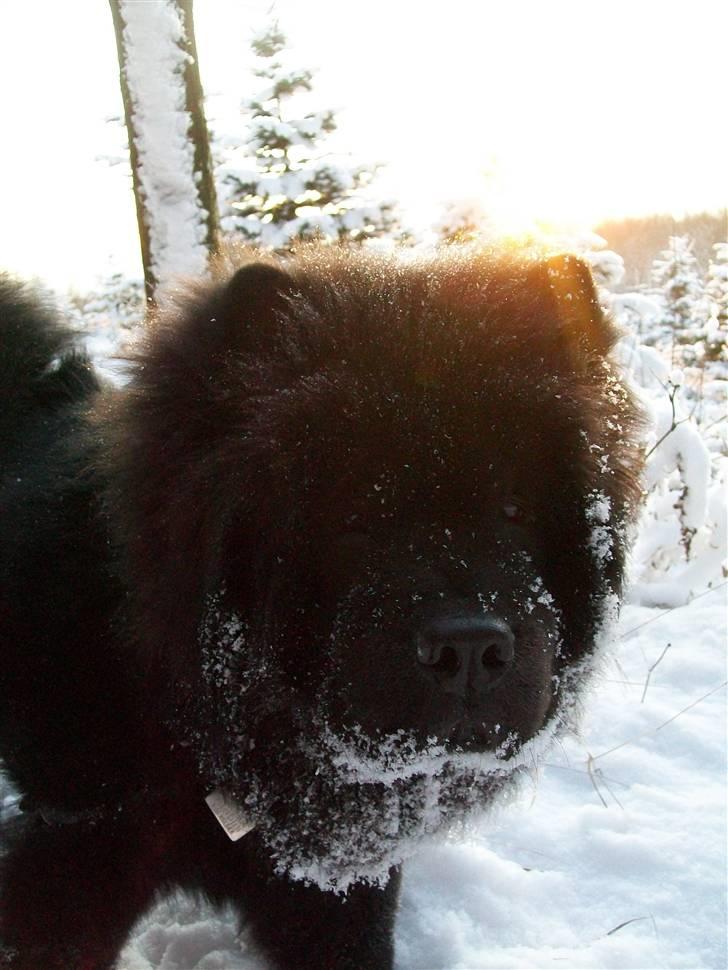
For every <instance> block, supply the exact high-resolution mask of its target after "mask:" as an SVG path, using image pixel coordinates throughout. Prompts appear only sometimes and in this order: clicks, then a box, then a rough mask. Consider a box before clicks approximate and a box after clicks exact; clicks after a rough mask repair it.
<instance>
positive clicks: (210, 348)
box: [0, 248, 638, 970]
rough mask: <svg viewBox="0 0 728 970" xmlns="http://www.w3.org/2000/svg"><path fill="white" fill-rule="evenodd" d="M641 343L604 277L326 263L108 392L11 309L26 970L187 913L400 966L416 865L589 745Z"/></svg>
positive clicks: (12, 911)
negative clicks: (233, 909) (163, 894)
mask: <svg viewBox="0 0 728 970" xmlns="http://www.w3.org/2000/svg"><path fill="white" fill-rule="evenodd" d="M613 338H614V334H613V331H612V328H611V326H610V324H609V323H608V322H607V321H606V320H605V319H604V317H603V315H602V313H601V310H600V308H599V305H598V303H597V300H596V296H595V293H594V289H593V285H592V282H591V278H590V276H589V273H588V271H587V270H586V268H585V267H584V265H583V264H582V263H580V262H579V261H578V260H577V259H575V258H573V257H552V258H550V259H546V258H536V257H532V256H528V255H519V256H516V255H507V254H506V255H494V254H481V255H478V254H474V253H468V252H458V251H456V250H451V251H449V252H446V253H444V254H442V255H440V256H437V257H433V258H423V259H419V260H415V259H412V258H401V259H399V258H395V257H386V256H375V255H366V254H363V253H362V252H361V251H356V252H346V251H340V250H336V249H334V248H330V249H315V248H314V249H311V250H308V251H306V250H304V251H303V252H302V253H301V254H299V255H298V256H295V257H291V258H290V259H289V260H287V261H285V262H282V263H276V262H274V261H273V260H271V261H269V262H255V263H250V264H248V265H244V266H242V268H240V269H238V270H237V271H236V272H234V273H233V274H232V275H230V274H228V278H227V279H226V280H221V281H219V282H216V283H213V284H207V285H200V286H199V287H198V288H197V289H195V290H191V291H190V292H189V293H188V294H187V295H186V296H185V297H184V299H181V300H179V301H178V306H177V307H176V308H172V309H170V310H167V311H166V312H165V313H163V314H162V315H161V316H160V317H159V319H157V320H156V321H155V322H154V324H153V325H152V326H151V327H150V330H149V333H148V335H147V337H146V340H145V344H144V346H143V347H142V348H141V350H140V351H139V353H138V355H137V357H136V361H135V365H134V373H133V376H132V378H131V380H130V382H129V383H128V384H127V385H126V386H125V387H123V388H122V389H121V390H100V389H99V388H98V386H97V381H96V378H95V377H94V375H93V373H92V372H91V369H90V366H89V363H88V361H87V360H86V359H85V358H84V357H83V356H82V355H80V354H78V353H75V352H74V351H73V349H72V348H71V346H70V343H69V337H68V335H67V334H65V333H64V332H63V330H62V329H61V328H60V327H59V326H58V325H57V323H56V321H55V319H54V317H53V314H52V312H51V311H49V310H47V309H45V308H44V307H43V306H42V305H41V304H40V303H38V302H37V301H36V300H35V299H34V298H33V297H31V296H29V295H28V294H27V292H26V291H25V290H24V289H23V288H22V287H21V286H19V285H18V284H16V283H13V282H11V281H8V280H4V281H3V282H2V284H1V286H0V340H1V341H2V343H1V352H2V358H1V367H0V390H1V391H2V411H1V412H0V447H1V451H0V454H1V455H2V469H1V471H2V480H1V483H0V642H1V643H2V659H1V660H0V671H1V675H2V689H1V696H0V751H1V752H2V756H3V758H4V762H5V770H6V772H7V774H8V776H9V777H10V779H11V780H12V782H13V783H14V785H15V786H16V787H17V789H18V790H19V792H20V793H21V796H22V801H21V807H22V812H20V813H17V814H16V815H15V816H14V817H13V818H12V819H10V820H9V821H8V823H7V825H6V833H5V848H6V851H5V857H4V863H3V889H2V896H1V901H0V940H1V941H2V945H3V947H4V950H3V953H4V957H5V960H6V962H7V963H8V964H9V965H10V966H12V967H13V968H16V970H20V968H22V970H31V968H32V970H41V968H43V970H71V968H78V970H101V968H108V967H109V966H111V965H112V964H113V961H114V959H115V957H116V956H117V954H118V951H119V949H120V948H121V946H122V945H123V943H124V941H125V939H126V937H127V934H128V932H129V930H130V928H131V926H132V924H133V923H134V921H135V920H136V919H137V918H138V917H139V916H140V915H141V914H142V913H143V912H144V911H145V910H146V909H147V908H148V907H149V905H150V904H151V902H152V901H153V899H154V897H155V894H156V893H158V892H159V891H165V890H166V889H168V888H172V887H183V888H186V889H189V890H192V891H198V892H201V893H204V894H205V895H206V896H207V897H208V898H210V899H212V900H213V901H214V902H223V901H232V902H233V904H234V905H236V906H237V907H238V909H239V911H240V912H241V914H242V915H243V917H244V919H245V920H246V922H247V924H248V925H249V926H250V928H251V931H252V935H253V937H254V939H255V940H257V942H258V944H259V945H260V947H261V948H262V950H263V951H264V953H266V954H267V956H268V958H269V960H270V961H271V963H272V965H274V966H277V967H280V968H291V970H294V968H295V970H301V968H306V967H308V968H316V970H323V968H327V967H328V968H337V970H345V968H350V970H365V968H386V967H391V965H392V930H393V922H394V917H395V911H396V904H397V891H398V883H399V865H400V863H401V861H402V860H403V859H404V858H405V857H406V856H407V855H408V854H410V853H411V852H412V851H413V850H414V849H415V848H416V847H417V845H418V844H419V843H421V841H422V840H423V838H425V837H428V836H429V835H431V834H433V833H436V832H438V831H440V830H442V829H444V828H446V827H447V826H448V825H450V824H451V823H452V822H453V821H457V820H458V819H461V818H462V817H463V816H464V815H465V814H466V813H467V812H468V811H470V810H472V809H473V807H475V806H477V805H481V804H484V803H486V802H487V801H488V800H490V799H492V798H493V796H494V794H495V793H496V792H497V791H498V790H499V789H500V788H502V787H503V785H504V784H506V782H507V781H508V779H509V778H511V777H513V776H514V775H517V774H518V773H519V769H520V767H521V766H522V765H523V764H524V763H525V762H527V761H529V760H530V759H532V757H533V754H534V748H535V746H537V745H540V744H541V742H542V741H543V740H544V739H545V738H547V737H548V736H549V735H550V734H551V733H553V731H554V730H556V729H557V728H558V727H559V725H560V724H561V723H562V721H563V719H564V718H565V716H566V715H567V714H568V711H569V708H570V706H571V704H572V699H573V695H574V691H575V689H576V688H578V686H579V683H580V681H581V680H582V679H583V677H584V674H585V672H586V670H587V667H588V663H587V661H588V658H589V657H590V655H591V654H592V653H593V647H594V641H595V637H596V636H597V635H598V633H599V631H600V628H601V626H602V624H603V620H604V617H605V614H606V613H607V612H608V611H609V609H610V605H611V603H612V602H613V600H614V598H615V597H616V596H617V595H618V594H619V591H620V585H621V576H622V569H623V562H624V547H625V535H626V532H627V531H628V527H629V524H630V522H631V520H632V518H633V515H634V510H635V507H636V503H637V496H638V486H637V483H636V473H637V470H638V459H637V448H636V445H635V427H636V421H637V415H636V410H635V407H634V405H633V403H632V401H631V400H630V398H629V396H628V394H627V392H626V391H625V389H624V387H623V386H622V385H621V384H620V383H619V380H618V379H617V377H616V376H615V374H614V373H613V371H612V370H611V368H610V365H609V364H608V362H607V360H606V354H607V352H608V350H609V347H610V345H611V343H612V341H613ZM211 795H212V797H209V796H211ZM206 799H208V803H207V804H206ZM211 807H212V809H213V810H214V811H215V812H216V813H217V814H218V816H219V817H220V818H221V820H222V822H223V824H224V826H225V827H226V828H227V830H228V834H229V835H231V836H232V837H233V838H234V839H235V841H232V840H231V839H229V838H228V836H227V835H226V834H225V831H224V830H223V827H221V826H220V825H218V821H216V819H215V817H214V814H213V812H211V811H210V808H211Z"/></svg>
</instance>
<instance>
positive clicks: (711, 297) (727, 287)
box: [705, 242, 728, 330]
mask: <svg viewBox="0 0 728 970" xmlns="http://www.w3.org/2000/svg"><path fill="white" fill-rule="evenodd" d="M713 250H714V252H715V257H714V258H713V259H711V261H710V265H709V267H708V281H707V283H706V284H705V295H706V297H707V300H708V313H709V317H710V319H711V320H715V322H716V323H717V325H718V327H719V328H720V329H721V330H728V242H720V243H715V245H714V246H713Z"/></svg>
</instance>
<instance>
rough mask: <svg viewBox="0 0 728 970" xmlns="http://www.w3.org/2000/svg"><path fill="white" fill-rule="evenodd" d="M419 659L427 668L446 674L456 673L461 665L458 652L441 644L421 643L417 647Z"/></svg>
mask: <svg viewBox="0 0 728 970" xmlns="http://www.w3.org/2000/svg"><path fill="white" fill-rule="evenodd" d="M417 659H418V660H419V662H420V663H421V664H424V665H425V666H426V667H430V668H431V669H432V670H436V671H438V672H440V673H444V674H454V673H456V672H457V671H458V670H459V669H460V663H461V661H460V657H459V656H458V653H457V651H456V650H454V649H453V648H452V647H450V646H447V644H445V645H443V644H440V643H421V644H420V645H419V646H418V647H417Z"/></svg>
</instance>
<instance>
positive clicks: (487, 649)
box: [480, 636, 513, 669]
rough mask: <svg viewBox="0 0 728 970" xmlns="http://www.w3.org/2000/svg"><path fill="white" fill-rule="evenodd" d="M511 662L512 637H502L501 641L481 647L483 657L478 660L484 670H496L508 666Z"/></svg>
mask: <svg viewBox="0 0 728 970" xmlns="http://www.w3.org/2000/svg"><path fill="white" fill-rule="evenodd" d="M511 660H513V637H512V636H511V637H508V636H503V638H502V639H499V640H494V641H493V642H492V643H488V644H486V645H485V646H484V647H483V655H482V657H481V658H480V662H481V664H482V665H483V666H484V667H486V668H493V669H498V668H499V667H505V666H508V664H509V663H510V662H511Z"/></svg>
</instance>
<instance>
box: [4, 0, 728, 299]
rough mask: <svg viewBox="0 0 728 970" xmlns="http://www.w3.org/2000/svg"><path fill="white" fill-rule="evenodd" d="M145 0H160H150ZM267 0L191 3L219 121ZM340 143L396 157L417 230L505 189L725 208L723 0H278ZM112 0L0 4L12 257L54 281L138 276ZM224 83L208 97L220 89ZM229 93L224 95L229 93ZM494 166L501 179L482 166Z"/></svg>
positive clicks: (565, 217) (563, 207) (513, 207)
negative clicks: (118, 159) (332, 115)
mask: <svg viewBox="0 0 728 970" xmlns="http://www.w3.org/2000/svg"><path fill="white" fill-rule="evenodd" d="M146 2H154V0H146ZM270 9H271V4H270V3H269V2H262V0H196V24H197V34H198V46H199V54H200V65H201V71H202V77H203V84H204V86H205V89H206V91H207V93H208V95H210V104H209V109H208V113H209V115H210V116H211V120H212V124H213V126H216V127H218V128H220V127H221V119H222V118H223V117H224V116H225V112H226V110H229V108H230V105H233V104H235V103H236V102H237V99H238V98H239V97H240V96H242V95H244V94H249V93H251V92H250V90H246V87H245V85H246V81H245V67H246V65H247V64H248V63H249V53H248V39H249V31H250V28H256V27H259V26H260V25H261V24H262V23H264V22H265V21H266V11H267V10H270ZM273 9H274V11H275V13H276V14H277V16H278V17H279V20H280V24H281V26H282V27H283V29H284V31H285V32H286V33H287V34H288V36H289V39H290V41H291V45H292V46H293V47H294V49H295V51H296V63H297V64H299V65H300V66H306V67H312V68H316V69H317V71H318V73H317V75H316V78H315V93H316V103H317V106H318V107H321V108H323V107H334V108H336V109H338V115H337V118H338V121H339V129H340V141H341V144H342V145H344V146H346V148H347V149H349V150H351V151H352V152H354V153H355V154H356V155H357V157H358V158H360V159H361V160H366V161H374V160H379V161H383V162H386V163H388V171H387V178H386V185H385V189H386V192H387V194H388V195H390V196H394V197H396V198H399V199H401V201H403V202H404V203H405V204H406V206H407V207H408V209H409V211H410V213H411V215H412V218H413V219H414V220H415V221H419V222H420V223H422V222H426V221H427V220H428V218H429V217H431V216H434V215H436V213H437V210H438V205H439V203H440V201H441V200H444V199H447V198H453V197H455V198H459V197H462V196H463V195H472V194H480V195H482V196H484V198H486V199H489V200H492V199H493V198H494V197H497V202H498V205H499V207H500V209H501V210H502V211H503V212H505V213H507V214H510V215H511V216H512V217H513V218H514V219H515V220H518V219H523V220H526V219H529V218H533V217H536V218H545V219H551V220H556V221H561V222H570V223H576V224H580V225H584V226H586V225H589V224H591V223H593V222H594V221H596V220H599V219H600V218H605V217H610V216H619V215H623V214H633V213H634V214H640V213H646V212H651V211H661V212H665V211H672V212H675V213H676V214H680V213H682V212H684V211H700V210H703V209H711V210H716V209H720V208H723V207H725V206H726V205H728V123H727V122H726V114H727V112H726V109H727V107H728V88H727V87H726V70H725V53H726V46H725V45H726V37H728V3H725V2H724V0H690V2H677V0H611V3H610V4H609V5H607V4H604V3H597V2H596V0H549V2H544V0H508V2H504V0H447V2H443V0H440V2H438V3H430V4H428V3H426V2H423V0H366V2H364V0H357V2H351V0H278V2H277V3H276V4H275V7H274V8H273ZM117 72H118V67H117V62H116V49H115V43H114V35H113V29H112V25H111V15H110V13H109V10H108V6H107V3H106V2H105V0H68V2H66V3H62V4H59V3H57V2H56V0H33V2H32V3H22V2H20V0H0V90H2V92H3V113H2V123H3V133H4V136H3V146H4V147H3V153H2V156H1V157H2V161H1V162H0V166H1V168H0V173H1V175H2V180H1V181H0V186H1V188H0V192H2V200H1V207H0V265H2V266H4V267H7V268H10V269H14V270H17V271H19V272H22V273H25V274H37V275H38V276H41V277H43V278H45V279H47V280H49V282H51V283H52V284H54V285H65V284H66V283H69V282H72V283H76V284H77V285H86V284H87V283H90V282H92V281H93V278H94V276H95V275H97V274H100V273H104V272H108V271H111V270H112V269H122V270H124V271H126V272H133V273H136V274H138V273H139V272H140V270H139V266H138V257H137V250H136V238H135V215H134V207H133V201H132V197H131V192H130V188H129V185H130V181H129V178H128V176H127V175H126V174H125V173H124V170H123V168H122V167H118V166H117V167H115V168H113V167H112V168H110V167H109V166H108V164H104V163H100V162H99V161H98V160H97V159H98V156H100V155H104V154H106V155H109V154H112V155H113V154H115V153H118V151H119V147H120V146H121V145H123V140H124V135H123V132H122V131H121V130H120V129H119V128H118V127H117V128H114V127H112V126H109V125H108V124H105V123H104V119H105V118H106V117H108V116H109V115H117V116H118V115H119V114H120V112H121V99H120V95H119V92H118V80H117ZM213 96H214V97H213ZM226 102H227V105H226ZM486 173H490V176H489V178H486Z"/></svg>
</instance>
